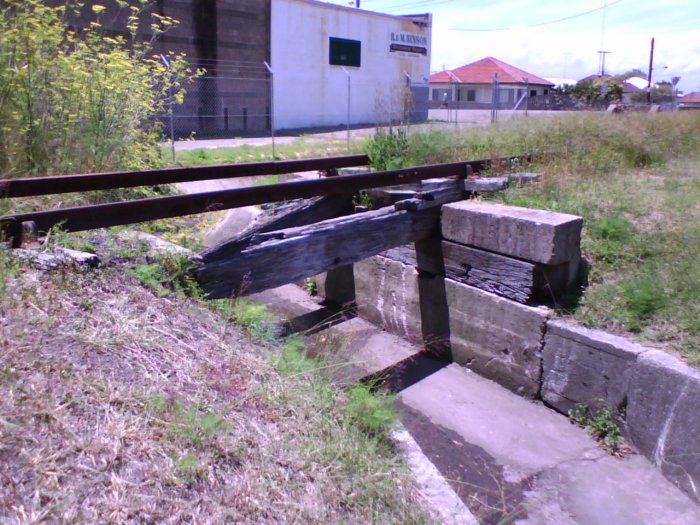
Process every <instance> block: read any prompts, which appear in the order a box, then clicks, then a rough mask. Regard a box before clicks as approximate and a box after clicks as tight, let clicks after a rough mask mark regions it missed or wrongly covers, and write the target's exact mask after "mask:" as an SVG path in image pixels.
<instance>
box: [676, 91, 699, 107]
mask: <svg viewBox="0 0 700 525" xmlns="http://www.w3.org/2000/svg"><path fill="white" fill-rule="evenodd" d="M678 103H679V104H680V108H681V109H700V91H694V92H693V93H688V94H687V95H683V96H682V97H681V98H680V99H678Z"/></svg>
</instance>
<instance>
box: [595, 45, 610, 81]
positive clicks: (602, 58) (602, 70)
mask: <svg viewBox="0 0 700 525" xmlns="http://www.w3.org/2000/svg"><path fill="white" fill-rule="evenodd" d="M598 54H599V55H600V59H599V60H598V75H600V76H601V77H603V76H605V55H609V54H610V51H598Z"/></svg>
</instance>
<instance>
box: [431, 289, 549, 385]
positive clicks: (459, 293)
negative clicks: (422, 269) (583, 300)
mask: <svg viewBox="0 0 700 525" xmlns="http://www.w3.org/2000/svg"><path fill="white" fill-rule="evenodd" d="M444 286H445V292H446V297H447V304H448V305H449V320H450V343H451V347H452V358H453V359H454V361H455V362H456V363H459V364H462V365H464V366H467V367H468V368H470V369H472V370H474V371H476V372H478V373H480V374H482V375H483V376H485V377H488V378H490V379H493V380H495V381H498V383H500V384H502V385H503V386H505V387H507V388H509V389H510V390H512V391H514V392H517V393H518V394H520V395H522V396H526V397H531V398H533V397H536V396H537V395H538V393H539V389H540V376H541V369H542V359H541V350H542V344H543V339H544V329H545V323H546V321H547V318H548V316H549V310H548V309H547V308H544V307H537V308H535V307H531V306H525V305H522V304H519V303H516V302H513V301H509V300H508V299H504V298H503V297H499V296H497V295H495V294H492V293H488V292H484V291H483V290H479V289H477V288H474V287H472V286H468V285H465V284H461V283H457V282H454V281H452V280H450V279H445V280H444Z"/></svg>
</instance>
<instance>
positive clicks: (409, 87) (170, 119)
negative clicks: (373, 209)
mask: <svg viewBox="0 0 700 525" xmlns="http://www.w3.org/2000/svg"><path fill="white" fill-rule="evenodd" d="M192 66H193V67H195V68H199V69H203V70H206V73H205V74H204V75H202V76H200V77H197V78H195V79H193V81H192V83H191V84H190V85H189V86H188V87H187V93H186V95H185V98H184V102H183V104H180V105H173V106H172V113H171V112H170V107H169V106H166V111H165V112H164V113H161V114H159V115H157V117H156V118H157V119H158V120H159V121H160V122H161V123H162V125H163V131H164V135H165V136H166V138H167V139H170V138H174V139H175V140H178V139H184V138H195V137H196V138H200V139H201V138H225V137H245V136H257V137H261V136H262V137H264V136H272V135H273V129H272V128H273V127H274V128H275V130H276V131H279V130H285V131H288V132H301V131H302V130H303V131H305V132H309V131H322V130H343V129H350V128H357V127H371V126H377V125H399V124H400V125H409V126H410V125H411V124H415V123H420V122H426V121H427V120H428V109H429V100H428V98H429V91H430V88H429V85H428V83H415V82H410V79H407V81H406V82H405V83H401V82H399V83H397V84H396V85H395V86H392V87H391V88H389V91H388V93H385V96H384V97H381V99H382V100H378V99H379V98H380V97H377V94H376V93H377V91H378V87H377V85H376V84H375V83H372V82H369V83H368V82H366V81H365V83H364V84H362V83H360V82H359V81H356V80H355V79H354V78H353V77H352V76H351V77H350V89H344V86H343V88H342V89H338V86H336V91H337V93H338V95H337V98H336V99H332V100H330V101H328V100H327V101H326V104H329V106H328V107H326V108H325V111H324V107H323V106H322V105H321V104H320V103H318V104H317V105H315V104H314V102H313V101H309V100H308V99H306V100H298V101H297V102H296V103H295V101H294V100H292V101H291V102H290V101H289V97H287V98H286V99H287V102H286V103H285V104H284V105H282V104H280V106H281V107H274V104H273V100H272V96H273V74H272V73H271V71H270V70H269V69H268V68H267V67H266V66H265V64H264V63H253V62H234V61H222V60H215V61H214V60H210V61H206V60H198V61H193V63H192ZM275 89H285V87H284V86H283V85H279V84H278V85H277V86H276V87H275ZM275 98H276V99H277V98H278V97H275ZM283 98H284V97H283Z"/></svg>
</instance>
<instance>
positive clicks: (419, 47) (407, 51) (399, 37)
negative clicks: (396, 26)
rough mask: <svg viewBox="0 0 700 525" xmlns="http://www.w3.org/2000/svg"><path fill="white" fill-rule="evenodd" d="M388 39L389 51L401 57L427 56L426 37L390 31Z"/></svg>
mask: <svg viewBox="0 0 700 525" xmlns="http://www.w3.org/2000/svg"><path fill="white" fill-rule="evenodd" d="M389 39H390V41H391V44H390V45H389V51H390V52H392V53H398V54H400V55H402V56H405V55H413V56H416V55H418V56H426V55H427V54H428V37H427V36H425V35H419V34H416V33H402V32H396V31H392V32H391V33H390V36H389Z"/></svg>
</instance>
